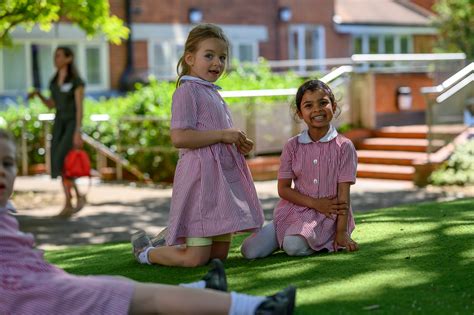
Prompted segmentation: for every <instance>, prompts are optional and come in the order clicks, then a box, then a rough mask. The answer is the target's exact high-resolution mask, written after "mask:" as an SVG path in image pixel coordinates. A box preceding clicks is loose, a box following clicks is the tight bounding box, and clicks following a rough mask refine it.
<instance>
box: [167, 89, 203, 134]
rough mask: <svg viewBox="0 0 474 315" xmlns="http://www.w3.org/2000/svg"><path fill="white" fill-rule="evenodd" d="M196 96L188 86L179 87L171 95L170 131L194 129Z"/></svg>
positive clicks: (195, 124) (195, 125)
mask: <svg viewBox="0 0 474 315" xmlns="http://www.w3.org/2000/svg"><path fill="white" fill-rule="evenodd" d="M197 121H198V119H197V104H196V96H195V95H194V93H193V91H192V90H191V88H190V87H189V86H188V85H181V86H180V87H179V88H177V89H176V91H175V92H174V94H173V100H172V104H171V129H196V127H197Z"/></svg>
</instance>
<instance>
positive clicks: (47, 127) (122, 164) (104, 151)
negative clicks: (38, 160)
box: [20, 114, 149, 182]
mask: <svg viewBox="0 0 474 315" xmlns="http://www.w3.org/2000/svg"><path fill="white" fill-rule="evenodd" d="M54 117H55V115H54V114H40V115H38V121H39V122H41V123H42V124H43V132H44V151H45V152H44V156H45V168H46V173H48V174H50V173H51V123H52V121H54ZM90 119H91V120H92V121H94V122H97V123H100V122H104V121H105V122H107V121H109V115H91V117H90ZM24 120H26V119H24ZM25 126H26V124H25V123H23V124H22V130H21V144H20V147H21V149H20V150H21V165H22V175H28V166H29V162H28V142H27V138H28V137H27V132H26V128H25ZM82 139H83V140H84V142H85V143H86V144H87V145H89V146H91V147H92V148H93V149H94V150H95V152H96V161H97V169H98V170H100V169H101V168H102V167H104V166H105V165H106V159H110V160H111V161H113V162H114V163H115V172H116V178H117V179H118V180H122V179H123V169H126V170H127V171H129V172H130V173H131V174H132V175H134V176H135V177H136V178H137V179H138V180H141V181H144V182H148V181H149V178H148V176H147V175H146V174H144V173H143V172H141V171H140V170H139V169H138V168H137V167H136V166H134V165H132V164H131V163H130V162H129V161H128V160H127V159H125V158H123V157H122V156H121V155H120V154H118V153H116V152H114V151H112V150H111V149H110V148H108V147H107V146H105V145H104V144H102V143H101V142H99V141H97V140H95V139H94V138H92V137H91V136H89V135H87V134H85V133H84V132H83V133H82Z"/></svg>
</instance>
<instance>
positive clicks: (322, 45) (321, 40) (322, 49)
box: [288, 24, 326, 71]
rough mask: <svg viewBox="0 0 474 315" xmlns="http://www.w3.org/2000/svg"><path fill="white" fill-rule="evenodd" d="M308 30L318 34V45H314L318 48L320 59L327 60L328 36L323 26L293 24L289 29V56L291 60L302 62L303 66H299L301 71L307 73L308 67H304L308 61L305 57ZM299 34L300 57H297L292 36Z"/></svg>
mask: <svg viewBox="0 0 474 315" xmlns="http://www.w3.org/2000/svg"><path fill="white" fill-rule="evenodd" d="M307 30H311V31H316V32H318V43H314V45H315V48H317V55H318V59H325V58H326V34H325V30H324V26H323V25H318V24H292V25H290V26H289V28H288V56H289V59H292V58H293V59H295V60H300V61H301V64H300V66H299V70H300V71H306V66H305V65H304V60H306V59H308V58H307V57H306V56H305V53H306V46H305V33H306V31H307ZM294 33H296V34H298V43H297V45H298V56H296V54H295V51H294V48H293V44H292V40H293V39H292V35H293V34H294Z"/></svg>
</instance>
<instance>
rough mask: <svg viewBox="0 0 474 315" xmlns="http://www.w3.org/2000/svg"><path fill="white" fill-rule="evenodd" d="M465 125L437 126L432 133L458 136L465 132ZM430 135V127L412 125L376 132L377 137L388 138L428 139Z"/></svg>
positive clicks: (385, 128) (392, 127)
mask: <svg viewBox="0 0 474 315" xmlns="http://www.w3.org/2000/svg"><path fill="white" fill-rule="evenodd" d="M464 129H465V126H463V125H456V124H453V125H435V126H433V127H432V130H431V131H432V133H433V134H436V135H445V136H446V135H447V136H456V135H458V134H460V133H461V132H463V131H464ZM427 135H428V126H426V125H410V126H387V127H382V128H379V129H377V130H375V131H374V136H376V137H386V138H412V139H426V138H427Z"/></svg>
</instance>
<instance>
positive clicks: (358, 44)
mask: <svg viewBox="0 0 474 315" xmlns="http://www.w3.org/2000/svg"><path fill="white" fill-rule="evenodd" d="M353 52H354V54H362V37H361V36H355V37H354V40H353Z"/></svg>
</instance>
